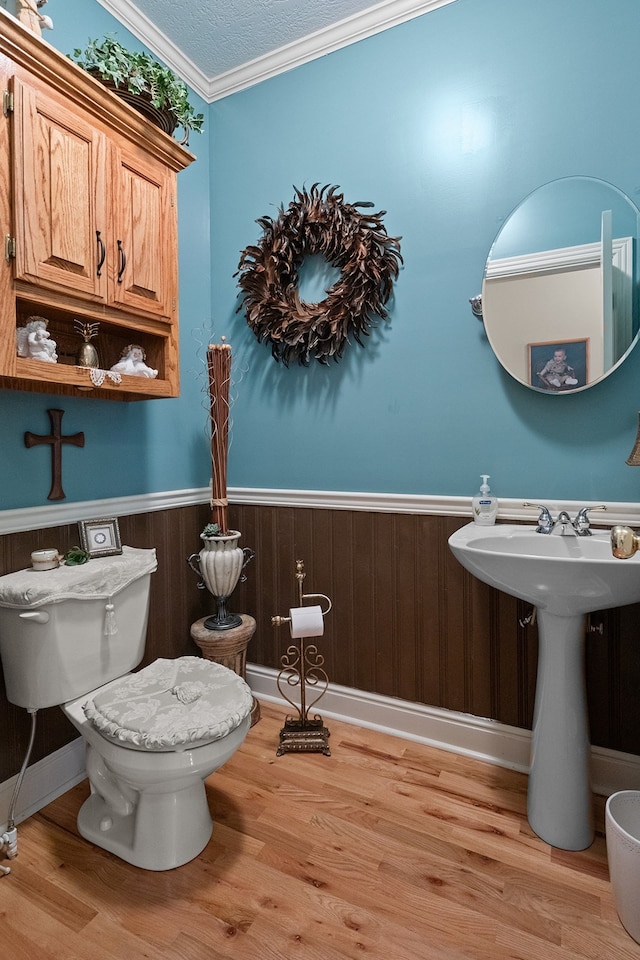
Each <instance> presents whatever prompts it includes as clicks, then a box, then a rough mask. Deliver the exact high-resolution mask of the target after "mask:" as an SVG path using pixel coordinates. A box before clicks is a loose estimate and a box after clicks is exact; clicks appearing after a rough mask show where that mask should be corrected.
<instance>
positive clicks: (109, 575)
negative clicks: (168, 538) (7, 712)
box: [0, 547, 157, 710]
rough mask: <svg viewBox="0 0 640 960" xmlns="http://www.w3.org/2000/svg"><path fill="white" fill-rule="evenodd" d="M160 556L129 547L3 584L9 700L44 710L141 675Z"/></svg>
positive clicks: (1, 655)
mask: <svg viewBox="0 0 640 960" xmlns="http://www.w3.org/2000/svg"><path fill="white" fill-rule="evenodd" d="M156 567H157V561H156V552H155V550H138V549H135V548H133V547H123V548H122V554H120V555H118V556H113V557H99V558H93V559H91V560H89V561H88V563H86V564H82V565H80V566H72V567H70V566H66V565H64V566H61V567H59V568H58V569H57V570H46V571H36V570H32V569H29V570H19V571H17V573H10V574H7V575H6V576H4V577H0V659H1V660H2V667H3V672H4V680H5V687H6V693H7V699H8V700H9V701H10V702H11V703H14V704H16V705H17V706H19V707H26V708H28V709H33V710H39V709H42V708H43V707H50V706H53V705H55V704H62V703H66V702H67V701H68V700H73V699H74V698H75V697H80V696H82V695H83V694H85V693H89V692H90V691H91V690H95V689H96V688H97V687H100V686H102V684H104V683H107V682H108V681H109V680H113V679H115V678H116V677H120V676H122V675H123V674H125V673H127V672H128V671H130V670H132V669H133V668H134V667H136V666H137V665H138V664H139V663H140V661H141V660H142V657H143V656H144V648H145V639H146V632H147V618H148V613H149V586H150V580H151V574H152V573H153V571H154V570H155V569H156Z"/></svg>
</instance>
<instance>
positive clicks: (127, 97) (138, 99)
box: [90, 70, 178, 136]
mask: <svg viewBox="0 0 640 960" xmlns="http://www.w3.org/2000/svg"><path fill="white" fill-rule="evenodd" d="M90 73H91V75H92V76H93V77H95V78H96V80H99V81H100V83H101V84H102V85H103V86H105V87H106V88H107V90H110V91H111V92H112V93H115V95H116V96H117V97H120V99H121V100H124V102H125V103H128V104H129V106H130V107H133V109H134V110H137V111H138V113H141V114H142V116H143V117H146V119H147V120H150V121H151V123H153V124H155V126H156V127H160V129H161V130H164V132H165V133H168V134H169V136H172V135H173V132H174V130H175V129H176V127H177V126H178V121H177V119H176V117H175V115H174V114H173V113H172V112H171V110H166V109H163V110H160V109H159V108H158V107H155V106H154V105H153V103H152V102H151V96H150V95H149V94H148V93H146V92H144V91H143V92H142V93H130V91H129V90H127V89H126V88H125V87H117V86H116V85H115V83H114V82H113V81H112V80H106V79H105V78H104V77H102V76H101V75H100V74H99V73H98V72H96V71H93V70H92V71H90Z"/></svg>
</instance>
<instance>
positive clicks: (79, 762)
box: [0, 664, 640, 834]
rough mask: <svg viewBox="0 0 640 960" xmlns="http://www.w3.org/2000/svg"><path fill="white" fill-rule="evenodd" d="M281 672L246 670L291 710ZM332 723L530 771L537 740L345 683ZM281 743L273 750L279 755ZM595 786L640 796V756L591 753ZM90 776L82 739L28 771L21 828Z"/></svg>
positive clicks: (330, 701) (336, 689) (332, 689)
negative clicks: (280, 680) (282, 691)
mask: <svg viewBox="0 0 640 960" xmlns="http://www.w3.org/2000/svg"><path fill="white" fill-rule="evenodd" d="M276 678H277V671H275V670H273V669H271V668H268V667H261V666H258V665H256V664H247V682H248V683H249V685H250V686H251V689H252V690H253V693H254V695H255V696H256V697H257V698H258V699H259V700H267V701H269V702H271V703H277V704H279V705H281V706H286V704H285V703H284V701H283V699H282V696H281V695H280V692H279V690H278V687H277V685H276ZM317 712H318V713H320V714H321V715H322V716H323V717H324V718H325V720H326V719H334V720H341V721H343V722H345V723H352V724H355V725H357V726H361V727H368V728H370V729H372V730H380V731H381V732H383V733H389V734H391V735H392V736H396V737H402V738H404V739H407V740H414V741H415V742H417V743H426V744H429V745H430V746H434V747H438V748H439V749H441V750H449V751H451V752H452V753H458V754H461V755H463V756H467V757H474V758H475V759H477V760H484V761H486V762H487V763H493V764H496V765H497V766H499V767H506V768H507V769H510V770H519V771H521V772H523V773H527V772H528V770H529V750H530V744H531V733H530V731H529V730H522V729H520V728H519V727H510V726H508V725H506V724H504V723H498V721H496V720H487V719H484V718H482V717H474V716H472V715H471V714H466V713H457V712H455V711H453V710H442V709H440V708H438V707H430V706H427V705H426V704H423V703H411V702H409V701H406V700H396V699H394V698H393V697H385V696H381V695H380V694H376V693H366V692H365V691H363V690H352V689H350V688H348V687H341V686H339V685H338V684H330V685H329V689H328V690H327V692H326V694H325V695H324V696H323V698H322V700H321V701H320V702H319V704H318V708H317ZM276 746H277V744H274V749H275V747H276ZM591 761H592V786H593V790H594V792H595V793H597V794H600V795H602V796H609V794H611V793H615V791H616V790H640V757H637V756H635V755H633V754H628V753H619V752H617V751H615V750H606V749H605V748H603V747H592V750H591ZM84 776H85V767H84V742H83V740H82V738H80V737H78V738H77V739H75V740H73V741H72V742H71V743H69V744H67V745H66V746H64V747H62V748H61V749H60V750H56V751H55V753H52V754H50V755H49V756H48V757H45V758H44V759H43V760H39V761H38V762H37V763H34V764H33V765H32V766H30V767H28V769H27V772H26V774H25V777H24V781H23V783H22V787H21V789H20V794H19V796H18V803H17V809H16V816H15V821H16V823H21V822H22V821H23V820H26V818H27V817H30V816H31V815H32V814H33V813H36V812H37V811H38V810H40V809H41V808H42V807H44V806H46V805H47V804H48V803H50V802H51V801H52V800H55V798H56V797H59V796H60V795H61V794H62V793H65V791H67V790H70V789H71V787H73V786H74V785H75V784H76V783H79V782H80V781H81V780H82V779H83V778H84ZM16 780H17V777H12V778H11V779H10V780H6V781H5V782H4V783H0V834H1V833H3V832H4V831H5V830H6V826H7V820H8V817H9V805H10V803H11V797H12V794H13V788H14V785H15V782H16Z"/></svg>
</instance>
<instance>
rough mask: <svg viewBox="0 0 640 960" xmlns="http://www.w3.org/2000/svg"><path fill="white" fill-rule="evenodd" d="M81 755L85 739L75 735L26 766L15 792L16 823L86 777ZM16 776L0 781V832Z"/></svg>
mask: <svg viewBox="0 0 640 960" xmlns="http://www.w3.org/2000/svg"><path fill="white" fill-rule="evenodd" d="M84 754H85V750H84V740H83V739H82V737H77V738H76V739H75V740H72V741H71V743H68V744H66V746H64V747H61V748H60V749H59V750H56V751H55V752H54V753H51V754H49V756H48V757H44V758H43V759H42V760H38V761H37V762H36V763H34V764H32V765H31V766H30V767H27V772H26V773H25V775H24V780H23V781H22V786H21V787H20V793H19V794H18V802H17V806H16V813H15V822H16V823H21V822H22V821H23V820H26V819H27V817H30V816H31V815H32V814H33V813H36V812H37V811H38V810H40V809H41V808H42V807H45V806H46V805H47V804H48V803H51V801H52V800H55V799H56V797H59V796H60V795H61V794H63V793H66V791H67V790H70V789H71V787H73V786H75V784H76V783H80V781H81V780H83V779H84V777H85V776H86V773H85V764H84ZM17 779H18V777H17V776H15V777H11V778H10V779H9V780H5V781H4V783H0V834H2V833H4V831H5V830H6V829H7V821H8V819H9V807H10V804H11V799H12V796H13V789H14V786H15V784H16V781H17ZM1 859H2V855H1V854H0V860H1Z"/></svg>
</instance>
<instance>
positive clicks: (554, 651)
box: [527, 610, 594, 850]
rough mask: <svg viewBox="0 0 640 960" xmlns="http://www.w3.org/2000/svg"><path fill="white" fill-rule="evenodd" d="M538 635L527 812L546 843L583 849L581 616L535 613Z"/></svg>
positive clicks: (585, 787)
mask: <svg viewBox="0 0 640 960" xmlns="http://www.w3.org/2000/svg"><path fill="white" fill-rule="evenodd" d="M538 635H539V651H538V677H537V683H536V699H535V708H534V717H533V734H532V741H531V768H530V773H529V789H528V796H527V814H528V817H529V823H530V824H531V826H532V828H533V829H534V830H535V832H536V833H537V835H538V836H539V837H540V838H541V839H542V840H544V841H545V842H546V843H550V844H551V845H552V846H554V847H560V848H561V849H563V850H584V849H585V848H586V847H589V846H590V845H591V843H592V842H593V837H594V829H593V812H592V803H591V781H590V770H589V766H590V757H591V745H590V742H589V719H588V714H587V697H586V689H585V669H584V636H585V634H584V617H582V616H570V617H559V616H556V615H555V614H552V613H549V612H548V611H546V610H538Z"/></svg>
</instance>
